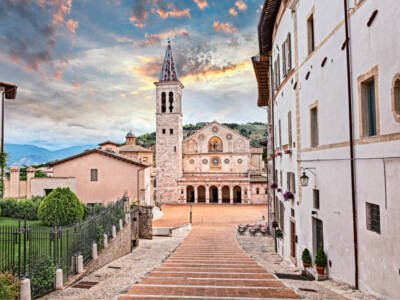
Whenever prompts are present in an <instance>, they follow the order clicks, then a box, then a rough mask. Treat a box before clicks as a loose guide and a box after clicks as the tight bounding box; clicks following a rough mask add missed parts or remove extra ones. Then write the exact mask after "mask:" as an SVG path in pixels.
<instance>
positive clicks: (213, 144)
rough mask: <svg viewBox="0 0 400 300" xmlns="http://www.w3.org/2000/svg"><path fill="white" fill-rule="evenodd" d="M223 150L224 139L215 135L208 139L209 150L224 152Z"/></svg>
mask: <svg viewBox="0 0 400 300" xmlns="http://www.w3.org/2000/svg"><path fill="white" fill-rule="evenodd" d="M222 150H223V146H222V140H221V139H220V138H219V137H217V136H214V137H212V138H211V139H209V140H208V152H222Z"/></svg>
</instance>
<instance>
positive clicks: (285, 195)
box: [283, 191, 294, 200]
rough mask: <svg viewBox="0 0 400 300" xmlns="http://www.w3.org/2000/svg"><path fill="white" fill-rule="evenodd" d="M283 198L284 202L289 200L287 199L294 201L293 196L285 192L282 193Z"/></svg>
mask: <svg viewBox="0 0 400 300" xmlns="http://www.w3.org/2000/svg"><path fill="white" fill-rule="evenodd" d="M283 198H285V200H289V199H292V200H293V199H294V194H293V193H292V192H289V191H286V192H284V193H283Z"/></svg>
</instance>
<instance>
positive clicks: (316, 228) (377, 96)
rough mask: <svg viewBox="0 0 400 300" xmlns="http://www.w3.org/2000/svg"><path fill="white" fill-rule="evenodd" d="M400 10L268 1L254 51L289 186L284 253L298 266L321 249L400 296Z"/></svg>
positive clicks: (275, 176)
mask: <svg viewBox="0 0 400 300" xmlns="http://www.w3.org/2000/svg"><path fill="white" fill-rule="evenodd" d="M345 5H347V6H345ZM345 12H346V13H345ZM399 13H400V5H399V4H398V2H397V1H395V0H388V1H373V0H348V1H317V0H310V1H298V0H292V1H290V0H288V1H280V0H266V1H265V3H264V7H263V10H262V15H261V18H260V23H259V27H258V33H259V46H260V47H259V48H260V53H259V55H258V56H256V57H253V65H254V69H255V73H256V78H257V81H258V85H259V100H258V104H259V105H260V106H267V107H268V121H269V124H270V133H271V135H272V136H270V139H269V141H268V142H269V145H268V157H269V160H268V166H269V171H270V172H269V174H268V178H269V184H272V183H278V188H280V187H284V186H285V185H283V186H282V182H285V183H286V185H287V187H288V188H289V187H290V188H291V189H292V190H291V191H292V192H293V193H294V200H289V201H285V199H283V197H282V195H281V193H280V192H278V189H274V190H273V191H271V194H270V198H269V199H270V201H271V202H272V203H273V204H274V205H273V206H274V209H273V210H272V213H273V215H271V217H272V218H274V219H275V220H277V221H279V223H280V227H281V229H282V231H283V233H284V235H283V239H278V251H279V253H280V254H281V255H282V256H283V257H284V258H286V259H287V260H291V261H292V262H293V263H295V264H301V252H302V251H303V249H304V248H308V249H310V251H311V253H312V254H313V256H315V254H316V251H317V249H318V248H323V249H324V250H325V252H326V253H327V255H328V268H327V274H328V275H329V276H330V277H331V278H333V279H336V280H339V281H342V282H345V283H348V284H350V285H352V286H355V287H356V288H360V289H362V290H364V291H367V292H370V293H373V294H375V295H377V296H378V297H381V298H384V299H398V298H400V289H399V288H398V282H399V277H398V276H399V267H400V256H399V255H397V253H396V250H395V249H400V235H399V232H400V226H399V221H398V217H399V215H400V202H399V201H398V194H399V192H400V187H399V184H398V182H399V178H400V119H399V116H400V75H399V74H400V60H399V58H398V49H399V48H400V41H399V39H398V38H397V37H398V31H399V30H398V29H399V28H400V21H399V20H398V18H397V16H398V15H399ZM388 28H393V30H387V29H388ZM290 115H291V121H289V120H290V117H289V116H290ZM291 132H292V133H293V136H292V149H290V146H288V148H287V149H290V150H291V153H290V154H289V155H288V156H285V155H284V154H280V153H282V151H285V146H286V144H288V145H290V133H291ZM281 174H282V175H281ZM292 174H294V175H292ZM293 177H294V179H293ZM301 179H302V180H301ZM301 181H304V182H303V184H304V185H305V186H302V185H301V184H300V183H301ZM306 181H308V184H307V185H306V183H307V182H306ZM296 183H297V184H296ZM282 190H283V191H284V190H286V189H285V188H282Z"/></svg>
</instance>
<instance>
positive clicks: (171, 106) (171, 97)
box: [168, 92, 174, 112]
mask: <svg viewBox="0 0 400 300" xmlns="http://www.w3.org/2000/svg"><path fill="white" fill-rule="evenodd" d="M168 100H169V112H173V111H174V93H173V92H169V94H168Z"/></svg>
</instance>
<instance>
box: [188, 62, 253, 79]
mask: <svg viewBox="0 0 400 300" xmlns="http://www.w3.org/2000/svg"><path fill="white" fill-rule="evenodd" d="M248 67H251V63H250V62H248V61H245V62H241V63H238V64H228V65H226V66H222V67H218V66H213V67H210V68H208V69H203V70H199V71H198V72H196V73H193V74H187V75H185V76H183V77H182V81H187V80H192V81H200V80H210V79H216V78H221V77H223V76H227V75H234V74H235V73H237V72H239V71H241V70H243V69H245V68H248Z"/></svg>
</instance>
